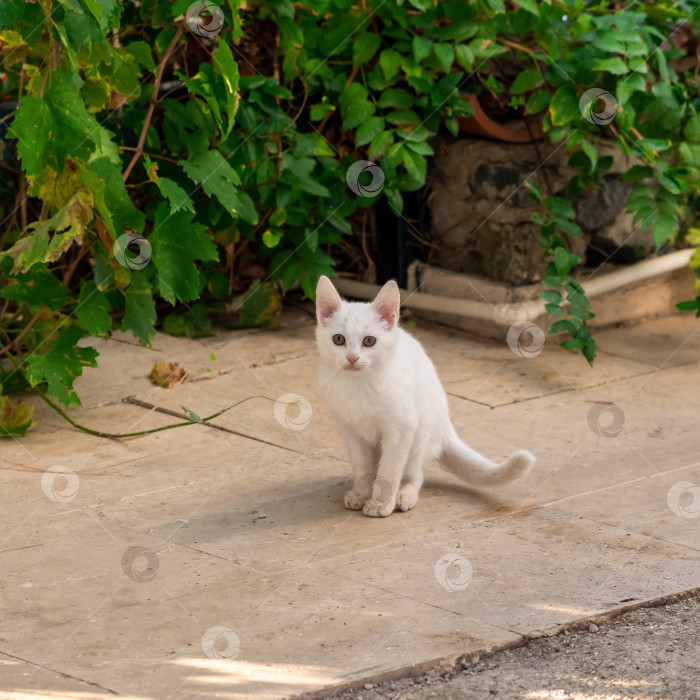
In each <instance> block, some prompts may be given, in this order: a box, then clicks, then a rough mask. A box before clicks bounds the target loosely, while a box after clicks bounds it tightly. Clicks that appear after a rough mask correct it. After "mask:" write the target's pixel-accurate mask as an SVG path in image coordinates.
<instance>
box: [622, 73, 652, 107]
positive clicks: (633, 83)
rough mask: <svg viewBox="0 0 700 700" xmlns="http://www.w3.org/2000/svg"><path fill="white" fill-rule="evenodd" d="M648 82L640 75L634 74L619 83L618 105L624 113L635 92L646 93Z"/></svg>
mask: <svg viewBox="0 0 700 700" xmlns="http://www.w3.org/2000/svg"><path fill="white" fill-rule="evenodd" d="M645 91H646V81H645V80H644V78H643V77H642V76H641V75H640V74H639V73H633V74H632V75H630V76H628V77H627V78H625V79H624V80H620V81H619V82H618V83H617V91H616V96H617V103H618V104H619V105H620V107H622V109H623V111H624V110H625V109H626V108H627V103H628V102H629V99H630V96H631V95H632V94H633V93H635V92H645Z"/></svg>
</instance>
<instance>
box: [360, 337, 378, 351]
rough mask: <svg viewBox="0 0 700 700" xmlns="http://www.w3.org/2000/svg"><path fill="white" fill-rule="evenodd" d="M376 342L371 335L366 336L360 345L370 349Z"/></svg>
mask: <svg viewBox="0 0 700 700" xmlns="http://www.w3.org/2000/svg"><path fill="white" fill-rule="evenodd" d="M376 342H377V339H376V338H375V337H374V336H373V335H368V336H367V337H366V338H365V339H364V340H363V341H362V344H363V345H364V346H365V347H366V348H371V347H372V346H373V345H374V344H375V343H376Z"/></svg>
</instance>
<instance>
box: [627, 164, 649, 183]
mask: <svg viewBox="0 0 700 700" xmlns="http://www.w3.org/2000/svg"><path fill="white" fill-rule="evenodd" d="M653 175H654V171H653V170H652V169H651V168H650V167H649V166H648V165H633V166H632V167H631V168H630V169H629V170H628V171H627V172H625V173H623V174H622V175H620V180H624V181H625V182H639V181H640V180H646V179H647V178H649V177H652V176H653Z"/></svg>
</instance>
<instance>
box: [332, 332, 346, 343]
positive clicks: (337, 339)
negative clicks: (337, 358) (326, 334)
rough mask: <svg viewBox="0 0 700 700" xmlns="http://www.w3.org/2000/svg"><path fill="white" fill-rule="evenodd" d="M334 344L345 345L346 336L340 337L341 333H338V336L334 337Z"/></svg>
mask: <svg viewBox="0 0 700 700" xmlns="http://www.w3.org/2000/svg"><path fill="white" fill-rule="evenodd" d="M333 342H334V343H335V344H336V345H345V336H344V335H340V333H336V334H335V335H334V336H333Z"/></svg>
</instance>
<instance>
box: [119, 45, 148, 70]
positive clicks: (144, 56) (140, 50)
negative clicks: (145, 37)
mask: <svg viewBox="0 0 700 700" xmlns="http://www.w3.org/2000/svg"><path fill="white" fill-rule="evenodd" d="M124 51H127V52H128V53H130V54H131V55H132V56H133V57H134V58H135V59H136V62H137V63H138V64H139V65H141V66H143V67H144V68H148V70H150V71H153V72H155V70H156V64H155V61H154V60H153V55H152V54H151V47H150V46H149V45H148V44H147V43H146V42H145V41H132V42H131V43H130V44H128V45H127V46H125V47H124Z"/></svg>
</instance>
